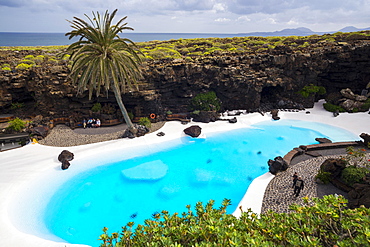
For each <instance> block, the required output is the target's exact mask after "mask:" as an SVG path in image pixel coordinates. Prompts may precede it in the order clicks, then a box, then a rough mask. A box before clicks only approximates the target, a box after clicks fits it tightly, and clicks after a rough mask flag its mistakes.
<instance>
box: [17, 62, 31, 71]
mask: <svg viewBox="0 0 370 247" xmlns="http://www.w3.org/2000/svg"><path fill="white" fill-rule="evenodd" d="M32 67H33V65H32V64H27V63H20V64H18V65H17V66H16V67H15V68H16V69H18V70H28V69H30V68H32Z"/></svg>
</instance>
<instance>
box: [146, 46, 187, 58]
mask: <svg viewBox="0 0 370 247" xmlns="http://www.w3.org/2000/svg"><path fill="white" fill-rule="evenodd" d="M145 55H146V56H149V57H151V58H153V59H165V58H172V59H174V58H181V54H180V53H179V52H178V51H176V50H174V49H170V48H167V47H156V48H154V49H153V50H151V51H147V53H146V54H145Z"/></svg>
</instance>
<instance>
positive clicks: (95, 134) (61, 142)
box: [39, 122, 165, 147]
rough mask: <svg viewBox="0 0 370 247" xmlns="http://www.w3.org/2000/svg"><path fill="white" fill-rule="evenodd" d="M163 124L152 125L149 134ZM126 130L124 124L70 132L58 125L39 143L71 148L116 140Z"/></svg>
mask: <svg viewBox="0 0 370 247" xmlns="http://www.w3.org/2000/svg"><path fill="white" fill-rule="evenodd" d="M164 123H165V122H158V123H152V126H151V128H150V131H149V133H150V132H154V131H157V130H159V129H160V128H162V126H163V125H164ZM126 128H127V125H126V124H119V125H116V126H110V127H100V128H86V129H83V128H77V129H74V130H72V129H71V128H69V127H68V126H66V125H61V124H59V125H57V126H55V127H54V128H53V129H52V130H51V132H50V133H49V134H48V135H47V137H46V138H45V139H43V140H40V141H39V143H40V144H42V145H46V146H54V147H71V146H79V145H85V144H90V143H96V142H103V141H110V140H116V139H118V138H120V137H121V136H122V135H123V133H124V132H125V130H126Z"/></svg>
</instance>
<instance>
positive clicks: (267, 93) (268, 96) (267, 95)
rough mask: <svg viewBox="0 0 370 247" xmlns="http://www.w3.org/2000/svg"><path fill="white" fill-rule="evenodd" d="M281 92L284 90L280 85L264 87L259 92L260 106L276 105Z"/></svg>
mask: <svg viewBox="0 0 370 247" xmlns="http://www.w3.org/2000/svg"><path fill="white" fill-rule="evenodd" d="M283 92H284V89H283V87H282V86H280V85H277V86H269V87H264V88H263V89H262V92H261V105H271V106H274V105H276V104H277V103H278V102H279V100H280V99H281V95H282V93H283Z"/></svg>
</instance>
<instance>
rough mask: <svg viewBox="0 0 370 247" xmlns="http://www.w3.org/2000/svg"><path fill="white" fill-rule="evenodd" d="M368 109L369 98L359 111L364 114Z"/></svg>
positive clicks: (369, 105) (369, 107) (369, 106)
mask: <svg viewBox="0 0 370 247" xmlns="http://www.w3.org/2000/svg"><path fill="white" fill-rule="evenodd" d="M369 109H370V98H368V99H367V100H366V101H365V103H364V104H363V105H362V106H361V107H360V109H359V110H360V111H362V112H364V111H367V110H369Z"/></svg>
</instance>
